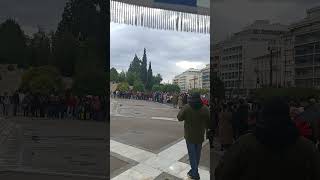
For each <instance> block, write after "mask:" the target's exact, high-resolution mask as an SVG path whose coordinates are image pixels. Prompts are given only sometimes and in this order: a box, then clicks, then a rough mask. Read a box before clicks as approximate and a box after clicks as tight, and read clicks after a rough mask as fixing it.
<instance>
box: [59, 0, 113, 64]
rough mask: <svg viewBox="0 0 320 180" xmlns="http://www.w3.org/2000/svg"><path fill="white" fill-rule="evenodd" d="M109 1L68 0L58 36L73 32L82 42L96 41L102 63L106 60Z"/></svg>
mask: <svg viewBox="0 0 320 180" xmlns="http://www.w3.org/2000/svg"><path fill="white" fill-rule="evenodd" d="M107 4H108V1H107V0H68V1H67V3H66V6H65V8H64V11H63V14H62V20H61V21H60V22H59V24H58V28H57V36H58V37H59V36H60V34H63V33H65V32H71V33H72V35H73V36H74V37H77V38H79V39H80V40H81V41H83V40H86V39H94V42H95V43H96V47H97V55H98V56H99V60H100V61H104V60H105V59H106V54H107V53H106V49H107V43H106V41H107V39H108V33H106V32H107V30H108V24H107V23H106V22H107V21H108V20H109V16H108V15H109V14H108V12H109V9H107V7H108V6H107Z"/></svg>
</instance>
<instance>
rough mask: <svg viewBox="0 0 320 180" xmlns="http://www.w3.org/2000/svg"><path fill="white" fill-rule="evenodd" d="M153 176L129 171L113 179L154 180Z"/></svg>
mask: <svg viewBox="0 0 320 180" xmlns="http://www.w3.org/2000/svg"><path fill="white" fill-rule="evenodd" d="M153 179H154V178H153V177H152V176H148V175H145V174H143V173H141V172H139V171H136V170H133V169H129V170H127V171H125V172H124V173H122V174H120V175H118V176H116V177H114V178H112V180H153Z"/></svg>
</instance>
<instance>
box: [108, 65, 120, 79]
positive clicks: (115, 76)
mask: <svg viewBox="0 0 320 180" xmlns="http://www.w3.org/2000/svg"><path fill="white" fill-rule="evenodd" d="M110 81H113V82H119V74H118V71H117V70H116V69H115V68H111V69H110Z"/></svg>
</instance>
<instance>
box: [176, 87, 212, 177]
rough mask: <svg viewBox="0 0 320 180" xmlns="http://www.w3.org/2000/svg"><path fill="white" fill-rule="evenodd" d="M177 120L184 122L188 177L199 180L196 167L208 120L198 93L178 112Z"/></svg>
mask: <svg viewBox="0 0 320 180" xmlns="http://www.w3.org/2000/svg"><path fill="white" fill-rule="evenodd" d="M177 118H178V120H179V121H184V138H185V139H186V143H187V149H188V154H189V160H190V165H191V170H190V171H189V172H188V177H189V178H191V179H200V175H199V172H198V166H199V161H200V156H201V149H202V143H203V141H204V134H205V131H208V124H209V120H210V111H209V108H208V107H207V106H204V105H203V104H202V102H201V98H200V94H199V93H193V94H192V95H191V97H189V98H188V104H186V105H185V106H183V108H182V109H181V110H180V112H179V114H178V116H177Z"/></svg>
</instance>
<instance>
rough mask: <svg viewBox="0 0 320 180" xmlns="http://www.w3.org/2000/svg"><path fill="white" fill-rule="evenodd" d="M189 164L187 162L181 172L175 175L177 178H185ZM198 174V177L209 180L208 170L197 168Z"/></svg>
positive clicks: (189, 167)
mask: <svg viewBox="0 0 320 180" xmlns="http://www.w3.org/2000/svg"><path fill="white" fill-rule="evenodd" d="M190 169H191V166H190V165H189V164H188V167H187V168H186V169H185V170H183V171H181V173H179V174H178V175H176V176H177V177H178V178H182V179H186V178H188V176H187V173H188V172H189V171H190ZM199 174H200V178H201V180H210V173H209V171H206V170H203V169H199Z"/></svg>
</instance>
